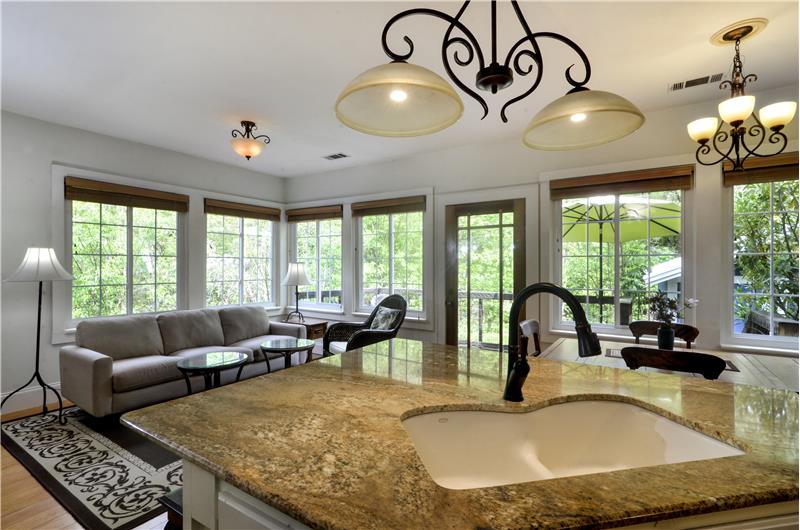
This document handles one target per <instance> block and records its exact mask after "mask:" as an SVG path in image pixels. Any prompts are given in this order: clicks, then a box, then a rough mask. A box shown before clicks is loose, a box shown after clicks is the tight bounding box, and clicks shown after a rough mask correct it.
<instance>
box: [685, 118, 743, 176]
mask: <svg viewBox="0 0 800 530" xmlns="http://www.w3.org/2000/svg"><path fill="white" fill-rule="evenodd" d="M723 123H724V122H720V124H719V125H718V126H717V130H716V131H715V132H714V135H713V136H712V138H713V139H712V141H711V143H708V142H706V143H704V144H700V147H698V148H697V152H696V153H695V159H696V160H697V161H698V162H699V163H700V164H702V165H704V166H715V165H717V164H719V163H720V162H722V161H723V160H729V161H730V162H731V163H732V164H734V165H735V164H736V162H735V161H734V160H733V159H732V158H731V157H730V154H731V151H733V142H731V146H730V148H728V151H727V152H722V150H720V148H719V142H727V141H728V138H731V136H729V135H728V133H726V132H725V131H723V130H722V125H723ZM712 146H713V148H714V151H715V152H717V153H719V154H720V155H721V156H720V157H719V158H718V159H717V160H714V161H712V162H703V160H702V159H701V158H700V157H701V156H705V155H708V154H709V153H711V148H712Z"/></svg>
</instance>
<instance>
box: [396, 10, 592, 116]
mask: <svg viewBox="0 0 800 530" xmlns="http://www.w3.org/2000/svg"><path fill="white" fill-rule="evenodd" d="M469 4H470V0H466V1H465V2H464V3H463V4H462V5H461V8H460V9H459V10H458V12H457V13H456V14H455V16H452V15H449V14H447V13H444V12H442V11H439V10H436V9H430V8H414V9H408V10H406V11H402V12H400V13H397V14H396V15H394V16H393V17H392V18H390V19H389V21H388V22H387V23H386V25H385V26H384V28H383V33H382V35H381V44H382V45H383V51H384V52H385V53H386V55H387V56H388V57H389V59H391V60H392V61H400V62H406V61H408V60H409V59H410V58H411V56H412V55H413V53H414V42H413V41H412V40H411V38H410V37H409V36H408V35H403V41H404V42H405V43H406V46H407V50H406V51H402V52H398V51H395V50H392V48H391V47H390V46H389V42H388V34H389V30H390V29H391V28H392V27H393V26H394V24H395V23H397V22H398V21H400V20H402V19H404V18H408V17H411V16H415V15H426V16H431V17H434V18H438V19H441V20H444V21H445V22H447V23H448V24H449V25H448V28H447V30H446V31H445V34H444V37H443V39H442V64H443V66H444V69H445V71H446V72H447V75H448V76H449V77H450V79H451V80H452V81H453V83H454V84H455V85H456V86H458V87H459V88H460V89H461V90H462V91H463V92H464V93H466V94H467V95H468V96H470V97H471V98H472V99H474V100H475V101H476V102H477V103H478V104H479V105H481V107H482V108H483V116H482V117H481V119H484V118H485V117H486V116H487V115H488V113H489V107H488V105H487V104H486V100H485V99H484V98H483V97H482V96H481V95H480V94H479V93H478V92H476V91H475V90H474V89H472V88H471V87H469V86H468V85H467V84H466V83H465V82H464V81H462V80H461V79H460V78H459V77H458V75H456V73H455V70H454V68H453V64H452V63H455V65H456V66H458V67H461V68H464V67H468V66H470V65H472V64H473V63H477V67H478V71H477V73H476V83H475V84H476V86H477V87H478V88H480V89H482V90H487V91H490V92H491V93H493V94H495V93H497V92H498V90H502V89H504V88H506V87H508V86H510V85H511V84H512V83H513V81H514V73H516V75H518V76H520V77H525V76H528V75H530V74H533V73H534V72H535V74H534V76H533V78H532V82H531V86H530V87H528V89H527V90H525V91H524V92H523V93H521V94H519V95H517V96H516V97H514V98H511V99H510V100H508V101H507V102H506V103H505V104H504V105H503V107H502V108H501V110H500V118H501V119H502V120H503V122H508V117H507V116H506V109H507V108H508V107H509V106H511V105H513V104H514V103H516V102H518V101H520V100H522V99H525V98H526V97H528V96H529V95H531V94H532V93H533V92H534V91H535V90H536V89H537V88H538V87H539V84H540V82H541V80H542V74H543V66H544V61H543V58H542V52H541V49H540V47H539V43H538V42H537V39H539V38H543V39H545V38H546V39H554V40H557V41H559V42H561V43H563V44H566V45H567V46H569V47H570V48H572V49H573V50H574V51H575V53H576V54H577V55H578V57H579V58H580V60H581V62H582V63H583V71H584V75H583V77H582V78H581V79H575V78H574V77H573V76H572V73H571V70H572V67H573V66H575V65H574V64H572V65H570V66H569V67H567V69H566V70H565V72H564V77H565V79H566V81H567V83H569V84H570V85H571V86H572V90H570V92H574V91H578V90H585V89H586V84H587V83H588V82H589V78H590V76H591V72H592V70H591V66H590V64H589V58H588V57H587V56H586V54H585V53H584V51H583V50H582V49H581V48H580V46H578V45H577V44H576V43H575V42H574V41H572V40H571V39H569V38H567V37H565V36H563V35H561V34H559V33H553V32H548V31H543V32H537V33H534V32H532V31H531V29H530V27H529V26H528V23H527V21H526V20H525V16H524V15H523V14H522V10H521V9H520V6H519V4H518V2H517V1H516V0H511V5H512V7H513V8H514V13H515V14H516V16H517V19H518V21H519V23H520V25H521V27H522V31H523V37H521V38H520V39H519V40H518V41H517V42H516V43H515V44H514V45H513V46H512V47H511V48H510V49H509V50H508V53H507V54H506V58H505V61H504V62H503V63H500V62H498V60H497V6H496V0H492V2H491V22H492V34H491V39H492V41H491V42H492V48H491V62H490V63H489V64H487V62H486V59H485V57H484V52H483V50H482V48H481V46H480V43H479V42H478V39H477V38H476V37H475V35H474V34H473V33H472V32H471V31H470V30H469V28H468V27H467V26H466V25H465V24H464V23H463V22H462V21H461V16H462V15H463V14H464V11H466V9H467V7H468V6H469ZM455 30H457V31H458V33H457V34H456V35H453V32H454V31H455ZM526 45H529V47H528V46H526ZM450 52H452V54H451V53H450Z"/></svg>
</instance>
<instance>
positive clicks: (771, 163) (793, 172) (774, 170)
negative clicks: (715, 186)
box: [722, 151, 798, 186]
mask: <svg viewBox="0 0 800 530" xmlns="http://www.w3.org/2000/svg"><path fill="white" fill-rule="evenodd" d="M797 163H798V158H797V151H794V152H793V153H781V154H779V155H775V156H770V157H767V158H748V159H747V162H745V168H744V170H739V171H734V170H733V164H731V163H730V162H725V163H724V164H723V166H722V170H723V174H722V183H723V185H725V186H738V185H740V184H760V183H763V182H777V181H780V180H794V179H797Z"/></svg>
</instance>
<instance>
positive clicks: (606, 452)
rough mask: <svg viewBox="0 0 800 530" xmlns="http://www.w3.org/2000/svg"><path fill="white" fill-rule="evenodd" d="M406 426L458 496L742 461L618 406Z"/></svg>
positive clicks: (456, 414)
mask: <svg viewBox="0 0 800 530" xmlns="http://www.w3.org/2000/svg"><path fill="white" fill-rule="evenodd" d="M403 427H405V429H406V431H407V432H408V434H409V435H410V436H411V440H412V442H413V443H414V447H415V448H416V450H417V453H419V456H420V457H421V458H422V462H423V464H425V468H426V469H427V470H428V473H430V475H431V477H432V478H433V480H434V481H435V482H436V483H437V484H439V485H440V486H443V487H445V488H449V489H458V490H460V489H470V488H485V487H490V486H502V485H506V484H517V483H520V482H531V481H535V480H547V479H552V478H559V477H570V476H575V475H588V474H591V473H606V472H609V471H617V470H621V469H631V468H636V467H646V466H658V465H662V464H675V463H678V462H689V461H693V460H706V459H711V458H721V457H726V456H737V455H742V454H744V453H743V452H742V451H740V450H739V449H737V448H735V447H732V446H730V445H728V444H725V443H723V442H721V441H719V440H716V439H714V438H711V437H709V436H706V435H705V434H701V433H699V432H696V431H694V430H692V429H689V428H687V427H684V426H683V425H680V424H678V423H676V422H674V421H672V420H669V419H667V418H665V417H663V416H659V415H658V414H654V413H653V412H650V411H648V410H645V409H643V408H641V407H638V406H636V405H633V404H630V403H622V402H618V401H602V400H587V401H571V402H567V403H560V404H557V405H550V406H547V407H544V408H541V409H538V410H535V411H532V412H524V413H508V412H484V411H453V412H435V413H428V414H420V415H418V416H412V417H410V418H407V419H406V420H404V421H403Z"/></svg>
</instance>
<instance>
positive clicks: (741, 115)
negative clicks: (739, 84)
mask: <svg viewBox="0 0 800 530" xmlns="http://www.w3.org/2000/svg"><path fill="white" fill-rule="evenodd" d="M755 106H756V98H755V96H738V97H735V98H730V99H726V100H725V101H723V102H722V103H720V104H719V105H718V106H717V109H718V110H719V116H720V118H722V121H724V122H725V123H727V124H728V125H732V126H734V127H736V126H738V125H741V124H742V122H744V121H745V120H746V119H747V118H749V117H750V115H751V114H752V113H753V108H754V107H755Z"/></svg>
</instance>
